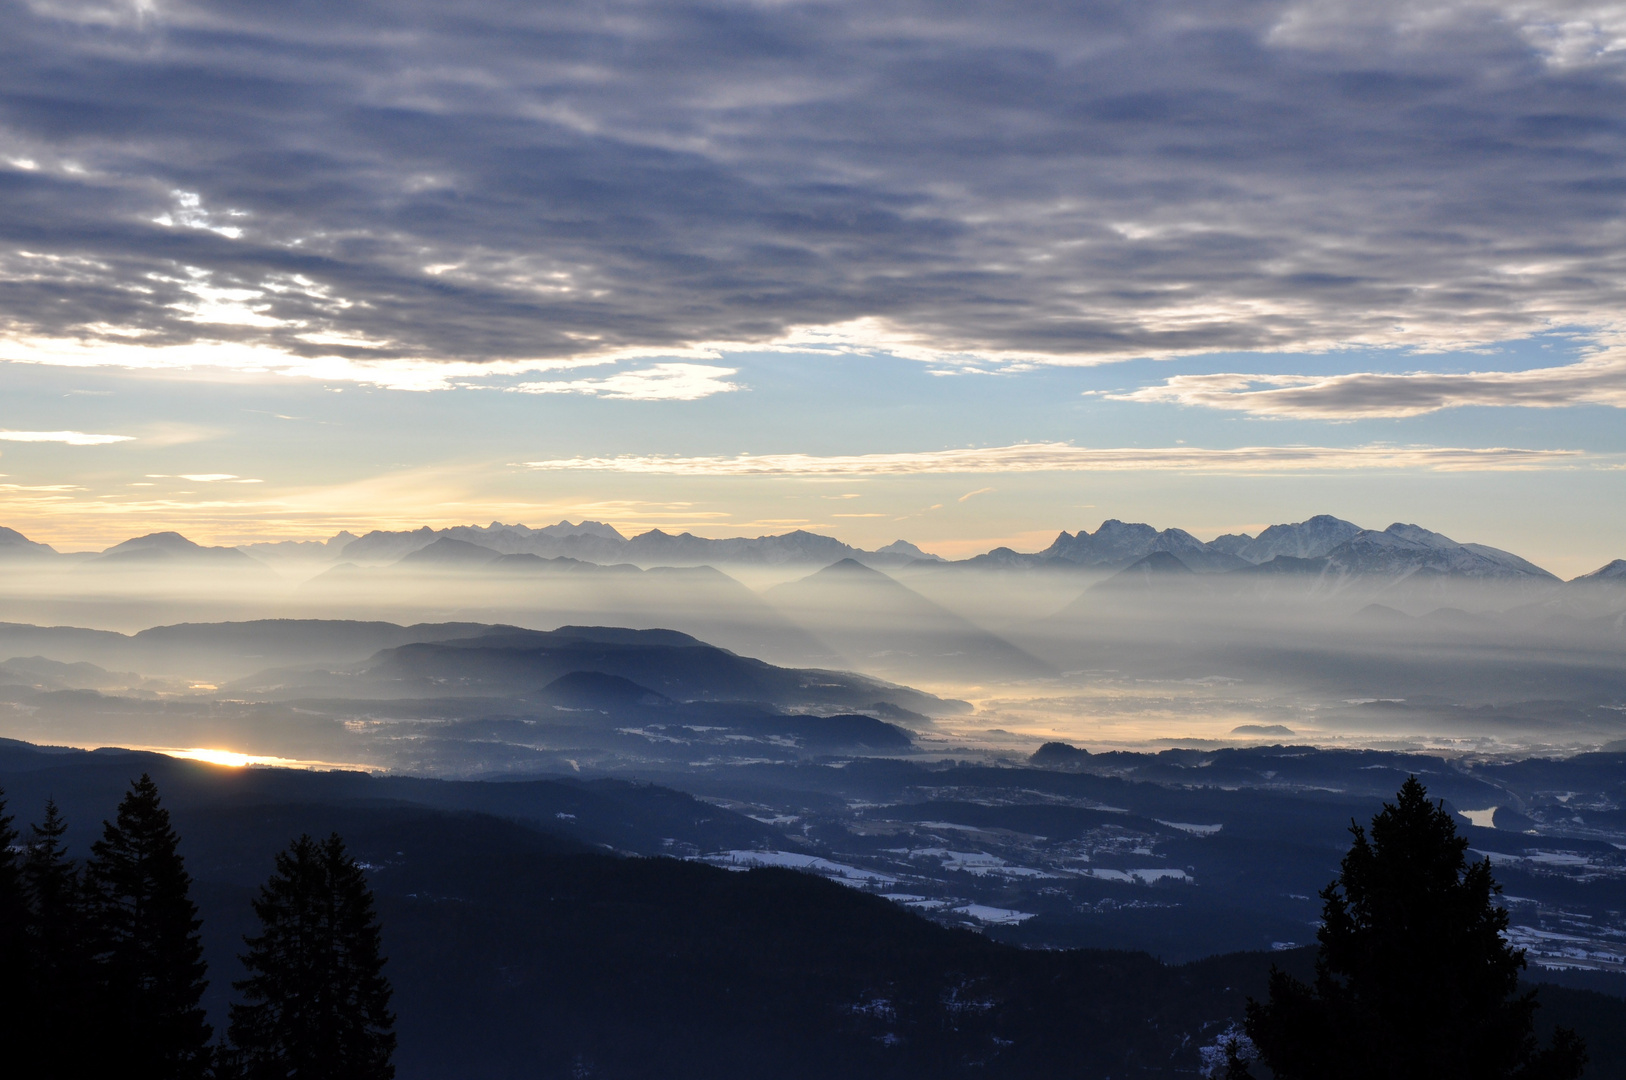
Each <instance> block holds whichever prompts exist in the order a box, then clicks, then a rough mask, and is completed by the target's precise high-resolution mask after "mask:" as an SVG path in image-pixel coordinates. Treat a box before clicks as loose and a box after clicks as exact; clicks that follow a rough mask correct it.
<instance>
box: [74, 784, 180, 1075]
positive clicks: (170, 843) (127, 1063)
mask: <svg viewBox="0 0 1626 1080" xmlns="http://www.w3.org/2000/svg"><path fill="white" fill-rule="evenodd" d="M178 842H179V838H178V837H177V836H176V834H175V830H174V829H173V828H172V827H171V826H170V820H169V811H167V810H165V809H164V808H163V807H162V806H161V805H160V803H159V798H158V788H157V786H156V785H154V784H153V782H152V778H151V777H150V776H147V775H145V774H143V775H142V777H141V779H139V780H137V781H135V782H134V783H133V784H131V785H130V790H129V791H128V792H127V793H126V794H125V796H124V800H123V801H122V802H121V803H120V804H119V809H118V819H117V821H116V822H104V823H103V831H102V839H101V840H99V841H97V842H96V844H95V845H93V847H92V849H91V853H92V857H91V860H90V863H89V865H88V867H87V871H86V873H87V878H88V880H89V886H90V890H91V893H92V898H93V903H94V905H95V913H94V918H95V923H96V927H95V930H96V943H97V948H98V956H97V959H98V961H99V962H100V964H101V965H102V971H103V980H104V993H105V995H106V996H105V999H104V1002H105V1007H106V1009H107V1010H108V1012H107V1015H108V1019H109V1021H110V1023H111V1024H112V1025H113V1026H114V1028H115V1029H116V1031H117V1045H118V1046H119V1065H120V1069H119V1071H120V1074H121V1075H122V1076H127V1077H131V1078H132V1080H148V1078H152V1080H160V1078H161V1080H191V1078H198V1077H202V1076H204V1075H205V1074H206V1073H207V1071H208V1069H209V1063H210V1050H209V1045H208V1044H209V1036H210V1034H211V1029H210V1027H209V1025H208V1023H206V1022H205V1015H204V1010H203V1009H202V1008H201V1007H200V1006H199V1000H200V999H201V998H202V996H203V991H204V988H205V987H206V986H207V985H208V983H207V981H206V980H205V978H204V974H205V966H204V962H203V943H202V940H201V938H200V937H199V934H198V930H199V928H200V926H201V925H202V924H201V923H200V921H199V920H198V915H197V907H196V906H195V905H194V904H193V903H192V898H191V896H190V891H191V885H192V879H191V877H190V876H188V874H187V872H186V867H185V864H184V863H183V861H182V859H181V855H180V852H179V851H178V850H177V845H178Z"/></svg>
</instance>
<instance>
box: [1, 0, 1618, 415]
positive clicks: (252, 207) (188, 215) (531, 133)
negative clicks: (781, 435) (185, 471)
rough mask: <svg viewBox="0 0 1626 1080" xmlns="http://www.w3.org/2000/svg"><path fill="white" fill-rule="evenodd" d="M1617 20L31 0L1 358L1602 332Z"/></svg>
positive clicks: (1519, 8)
mask: <svg viewBox="0 0 1626 1080" xmlns="http://www.w3.org/2000/svg"><path fill="white" fill-rule="evenodd" d="M1622 26H1623V19H1622V17H1621V16H1620V15H1619V13H1618V11H1617V9H1616V8H1615V7H1614V6H1612V5H1606V4H1586V3H1576V4H1563V5H1558V4H1535V3H1516V2H1502V3H1489V2H1485V3H1481V2H1471V0H1455V2H1449V3H1445V2H1442V3H1426V2H1425V3H1406V4H1399V3H1383V2H1374V3H1368V4H1353V3H1351V4H1331V3H1325V2H1321V0H1304V2H1300V0H1270V2H1267V0H1229V2H1225V3H1201V2H1198V0H1171V2H1170V3H1161V4H1131V3H1103V4H1071V5H1067V4H1063V5H1055V4H1046V3H1040V2H1037V0H1025V2H1017V3H977V2H971V3H961V4H954V5H950V6H944V5H943V4H940V3H932V4H927V3H924V2H921V0H865V2H863V3H859V2H858V0H829V2H822V3H784V4H756V3H745V2H729V0H671V2H666V0H663V2H661V3H655V2H653V0H595V2H594V3H592V4H586V3H581V2H577V0H560V2H558V3H549V4H534V3H521V2H519V0H467V2H465V3H459V4H455V5H446V4H429V3H425V2H423V0H392V2H391V3H387V4H386V3H381V2H377V0H355V2H347V3H340V4H332V5H327V6H324V7H323V8H322V9H321V11H320V13H319V14H317V13H315V12H314V9H310V8H306V7H301V6H299V5H276V4H269V5H268V4H247V3H241V2H232V0H226V2H218V3H217V2H212V3H208V4H204V3H201V2H188V0H139V2H133V0H18V2H12V3H8V4H6V5H4V6H0V61H3V63H0V357H4V356H6V355H7V348H6V346H7V345H8V343H9V344H10V346H11V347H12V348H11V351H12V352H13V353H16V352H17V351H18V350H22V351H24V352H26V351H27V343H28V342H35V343H38V342H41V341H44V342H56V343H59V346H60V347H58V348H57V349H56V352H55V353H54V354H52V353H50V350H46V351H45V352H44V353H41V352H40V351H39V350H37V349H36V350H35V352H34V354H33V355H32V356H31V357H30V356H18V357H17V358H23V359H27V358H34V359H46V358H48V355H56V356H58V357H60V356H64V355H67V354H68V353H69V352H71V351H72V349H74V348H80V349H83V350H85V351H86V352H87V354H88V355H89V356H92V357H96V358H99V359H100V360H105V361H108V362H114V363H120V364H125V365H128V366H138V367H139V366H153V365H150V364H147V363H145V362H144V361H142V360H140V359H139V357H140V354H142V353H147V352H151V353H154V354H155V355H162V356H168V357H170V358H171V359H173V358H174V357H176V356H177V355H180V354H178V353H175V352H174V351H173V350H183V351H184V350H188V349H199V348H201V349H203V350H204V352H205V353H207V354H208V355H209V356H211V357H212V358H213V361H212V362H216V363H220V364H223V365H226V366H247V367H251V368H252V367H254V366H255V364H256V363H259V364H260V366H261V368H262V369H265V370H282V371H287V372H289V373H293V374H304V375H315V376H318V377H333V378H343V377H347V372H348V370H349V369H350V368H355V369H356V370H360V371H362V372H364V373H371V374H368V375H367V376H366V377H365V378H364V381H377V382H381V383H382V384H384V385H409V386H413V387H416V388H423V387H433V386H444V385H450V383H448V382H447V381H445V380H444V379H440V380H439V381H437V378H436V377H435V376H433V375H432V374H415V373H416V372H419V370H420V367H421V366H422V365H430V364H438V363H445V364H448V365H453V366H462V365H472V366H474V367H475V368H479V367H480V366H481V365H487V364H493V363H497V362H506V363H508V364H510V365H512V366H513V367H512V370H520V371H522V370H535V369H536V366H537V365H544V366H545V365H548V364H552V363H554V362H560V361H569V360H580V359H583V358H603V357H607V356H614V355H624V354H626V353H628V352H629V351H630V352H633V353H642V354H644V355H648V354H650V353H656V354H660V353H662V352H663V351H664V352H667V353H673V352H684V351H689V352H691V354H692V351H693V350H695V349H700V350H702V351H704V349H705V348H707V347H710V346H714V345H716V344H719V343H721V344H725V345H727V344H747V343H755V344H764V343H773V342H783V341H787V340H808V339H809V335H811V337H812V338H814V339H816V338H817V337H818V334H819V328H828V327H849V328H852V327H858V328H861V329H863V330H864V333H863V334H862V335H860V340H859V342H858V344H863V343H864V342H865V341H871V342H874V343H884V344H887V345H889V346H894V345H895V346H897V347H899V348H901V349H903V350H904V351H906V352H910V353H911V354H916V355H921V356H923V357H927V358H938V359H942V358H946V359H949V360H955V359H963V358H965V357H968V356H969V357H977V356H984V357H994V358H997V359H1002V360H1007V361H1009V360H1019V361H1026V362H1032V361H1033V360H1035V359H1037V360H1060V361H1065V362H1092V361H1098V360H1102V359H1111V358H1115V357H1123V356H1131V355H1141V354H1148V353H1153V354H1166V353H1175V352H1193V351H1197V352H1202V351H1215V350H1256V349H1294V350H1315V349H1320V348H1325V347H1327V346H1330V345H1333V344H1337V343H1348V342H1365V343H1373V344H1384V345H1395V344H1399V345H1428V346H1433V347H1440V346H1452V345H1460V344H1466V343H1474V342H1483V341H1487V340H1497V339H1505V338H1508V337H1513V336H1518V335H1521V334H1525V333H1529V332H1532V331H1534V330H1539V329H1542V328H1546V327H1551V326H1554V325H1566V326H1598V325H1601V324H1602V323H1604V322H1606V321H1608V319H1609V318H1610V317H1611V313H1612V312H1614V311H1615V310H1617V309H1618V306H1619V297H1620V295H1621V289H1622V287H1623V286H1626V258H1623V257H1622V254H1621V253H1622V252H1623V251H1626V243H1623V240H1626V227H1623V226H1626V214H1623V203H1622V198H1621V196H1622V194H1626V180H1623V179H1622V177H1623V176H1626V93H1623V87H1626V83H1623V81H1622V75H1623V72H1626V50H1622V49H1620V48H1619V45H1620V44H1621V40H1622ZM837 336H838V337H840V336H841V335H837ZM108 344H113V345H117V346H118V348H117V349H114V350H111V351H103V350H102V346H103V345H108ZM165 350H171V351H170V352H167V353H166V352H165ZM209 350H213V351H212V352H210V351H209ZM233 350H237V351H233ZM245 350H246V351H245ZM256 357H257V358H258V360H256ZM267 358H271V359H272V360H275V359H276V358H282V359H281V360H277V361H276V362H275V363H270V364H267V363H266V360H267ZM415 365H416V366H415ZM158 366H163V365H162V364H160V365H158ZM403 372H404V373H405V374H402V373H403ZM379 373H382V374H379ZM349 377H354V376H353V374H352V375H350V376H349ZM391 379H394V380H395V381H394V382H391V381H390V380H391ZM647 381H648V380H646V382H647ZM657 381H658V380H657ZM679 381H682V380H677V379H674V380H669V382H670V384H672V385H675V384H676V382H679ZM594 385H595V384H591V383H587V382H583V383H580V384H579V385H577V386H575V387H573V388H571V390H570V392H576V393H601V392H605V391H604V390H603V388H602V387H601V388H599V389H594V388H593V387H594ZM1210 389H1212V388H1210ZM1282 389H1284V390H1294V389H1298V388H1296V387H1283V388H1282ZM610 392H612V393H613V392H615V391H613V390H612V391H610ZM1221 392H1222V393H1233V392H1234V391H1232V390H1222V391H1221ZM625 396H637V395H636V394H629V395H625ZM1384 415H1388V414H1384Z"/></svg>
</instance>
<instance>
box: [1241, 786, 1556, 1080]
mask: <svg viewBox="0 0 1626 1080" xmlns="http://www.w3.org/2000/svg"><path fill="white" fill-rule="evenodd" d="M1350 832H1351V834H1353V836H1354V843H1353V844H1351V846H1350V849H1349V853H1348V854H1346V855H1345V856H1344V860H1343V864H1342V866H1341V867H1340V870H1339V874H1338V879H1337V880H1336V881H1334V882H1332V883H1331V884H1329V885H1328V886H1327V887H1326V888H1325V889H1323V890H1321V899H1322V903H1323V907H1322V914H1321V928H1320V930H1319V931H1318V932H1317V940H1318V941H1319V943H1320V950H1319V952H1318V954H1317V956H1316V975H1315V981H1314V983H1313V984H1311V985H1306V984H1304V983H1302V982H1300V981H1299V980H1297V979H1295V978H1293V977H1292V976H1290V975H1288V974H1287V973H1285V972H1283V971H1280V970H1277V969H1275V968H1272V969H1271V973H1270V988H1269V996H1268V998H1267V999H1266V1000H1265V1001H1262V1002H1261V1001H1255V1000H1252V999H1249V1001H1248V1016H1247V1023H1246V1025H1245V1026H1246V1031H1247V1036H1248V1040H1249V1042H1250V1043H1251V1044H1252V1046H1251V1049H1252V1051H1253V1052H1252V1053H1251V1054H1249V1053H1247V1052H1246V1051H1247V1049H1248V1048H1247V1047H1245V1046H1244V1045H1243V1044H1242V1043H1241V1040H1236V1041H1233V1042H1232V1044H1231V1046H1230V1052H1229V1055H1228V1057H1229V1066H1228V1069H1227V1076H1228V1077H1229V1080H1251V1078H1252V1076H1253V1073H1252V1072H1251V1071H1250V1063H1249V1061H1248V1060H1247V1058H1249V1057H1253V1058H1254V1060H1255V1063H1257V1064H1262V1065H1263V1066H1264V1067H1265V1068H1266V1069H1268V1070H1269V1071H1268V1075H1270V1076H1272V1077H1274V1078H1275V1080H1574V1078H1576V1077H1579V1076H1580V1075H1581V1072H1582V1069H1583V1067H1584V1066H1585V1064H1586V1049H1585V1047H1584V1046H1583V1044H1582V1042H1581V1040H1580V1039H1579V1038H1578V1037H1577V1036H1576V1034H1575V1033H1574V1032H1573V1031H1568V1030H1565V1029H1563V1028H1559V1029H1557V1030H1556V1031H1555V1032H1554V1035H1553V1040H1552V1043H1551V1044H1550V1045H1548V1046H1545V1047H1542V1046H1540V1045H1538V1043H1537V1040H1536V1036H1535V1031H1534V1024H1535V1013H1536V1008H1537V1005H1536V996H1535V992H1534V991H1527V992H1525V993H1520V992H1519V972H1520V971H1522V970H1524V968H1525V958H1524V950H1522V949H1515V948H1514V947H1513V946H1512V945H1511V944H1510V943H1509V942H1508V940H1507V926H1508V920H1507V909H1506V908H1503V907H1501V906H1500V905H1498V904H1497V903H1496V902H1495V899H1494V898H1495V896H1496V895H1497V894H1498V893H1500V892H1501V891H1502V887H1501V886H1500V885H1498V884H1497V883H1496V881H1495V880H1494V879H1493V878H1492V877H1491V867H1490V860H1489V859H1484V860H1481V861H1479V862H1475V863H1470V862H1468V859H1467V852H1468V840H1467V838H1466V837H1461V836H1458V835H1457V828H1456V823H1455V822H1454V821H1453V820H1452V818H1451V815H1450V814H1449V813H1448V812H1447V811H1446V809H1445V804H1444V803H1443V802H1442V803H1431V802H1429V799H1428V792H1427V791H1426V790H1425V789H1424V788H1423V785H1422V784H1420V783H1418V781H1417V778H1416V777H1415V776H1413V777H1411V778H1410V779H1408V780H1407V781H1406V783H1405V784H1404V785H1403V786H1402V787H1401V789H1400V793H1399V796H1398V797H1397V798H1396V800H1395V801H1394V802H1393V803H1384V804H1383V809H1382V811H1380V812H1379V813H1378V814H1377V816H1376V817H1374V818H1373V819H1372V830H1371V834H1370V835H1368V833H1367V831H1366V830H1365V829H1363V828H1361V827H1360V826H1359V825H1357V824H1355V823H1354V822H1351V823H1350Z"/></svg>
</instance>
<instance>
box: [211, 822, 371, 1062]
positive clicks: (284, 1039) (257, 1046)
mask: <svg viewBox="0 0 1626 1080" xmlns="http://www.w3.org/2000/svg"><path fill="white" fill-rule="evenodd" d="M254 911H255V914H256V915H258V916H259V918H260V923H261V930H260V933H259V934H257V935H255V936H252V937H248V938H245V939H244V941H245V943H246V944H247V945H248V952H247V953H245V954H244V955H243V957H242V960H243V966H244V967H246V968H247V969H248V971H249V973H250V974H249V977H248V978H247V979H244V980H243V981H241V982H238V983H236V984H234V985H235V986H236V987H237V989H238V990H240V991H242V992H243V994H244V996H245V997H246V998H247V1001H246V1003H244V1004H241V1005H233V1006H232V1010H231V1031H230V1038H231V1043H232V1046H233V1048H234V1052H235V1054H236V1055H237V1060H238V1062H239V1065H240V1067H241V1068H242V1070H243V1073H244V1075H245V1076H246V1077H247V1078H248V1080H272V1078H275V1080H285V1078H289V1077H299V1078H300V1080H390V1078H391V1077H393V1076H394V1075H395V1067H394V1066H393V1065H392V1064H390V1057H391V1055H392V1054H393V1053H394V1051H395V1032H394V1027H395V1017H394V1016H393V1015H391V1013H390V1011H389V1002H390V985H389V981H388V980H387V979H386V978H385V977H384V974H383V967H384V958H383V957H382V956H381V955H380V940H379V926H378V920H377V918H376V916H375V914H374V911H373V897H372V890H371V889H369V888H368V886H367V881H366V878H365V876H364V875H363V873H362V870H361V868H360V867H359V866H357V865H356V862H355V860H354V859H352V858H351V857H350V856H349V855H348V854H347V853H346V852H345V849H344V842H343V841H342V840H341V839H340V838H339V837H338V835H337V834H335V835H333V836H331V837H329V838H328V839H327V840H326V841H324V842H322V843H317V842H316V841H314V840H312V839H311V838H310V837H309V836H301V837H300V838H299V839H298V840H296V841H294V842H293V843H292V844H291V845H290V846H289V847H288V850H286V851H284V852H282V853H280V854H278V855H277V859H276V871H275V873H273V874H272V876H271V878H270V880H268V881H267V882H266V883H265V885H264V886H263V887H262V888H261V890H260V895H259V897H258V898H257V899H256V900H255V901H254Z"/></svg>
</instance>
